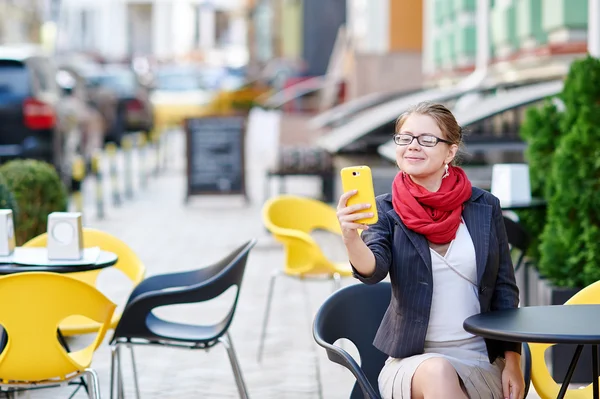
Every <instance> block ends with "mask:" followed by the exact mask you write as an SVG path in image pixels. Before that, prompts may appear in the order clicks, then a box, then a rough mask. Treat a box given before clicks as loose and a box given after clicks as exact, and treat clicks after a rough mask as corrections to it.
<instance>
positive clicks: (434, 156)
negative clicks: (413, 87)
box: [396, 114, 458, 180]
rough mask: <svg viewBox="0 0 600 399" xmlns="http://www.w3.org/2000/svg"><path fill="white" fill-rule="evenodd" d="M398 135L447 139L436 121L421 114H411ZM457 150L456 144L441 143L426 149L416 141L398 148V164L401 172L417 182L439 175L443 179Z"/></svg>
mask: <svg viewBox="0 0 600 399" xmlns="http://www.w3.org/2000/svg"><path fill="white" fill-rule="evenodd" d="M397 134H411V135H413V136H415V137H417V136H420V135H423V134H427V135H433V136H435V137H437V138H440V139H447V137H445V135H444V134H443V133H442V131H441V129H440V128H439V126H438V125H437V123H436V121H435V119H433V118H432V117H430V116H428V115H421V114H411V115H410V116H409V117H408V118H406V121H404V124H403V125H402V128H401V129H400V131H399V132H398V133H397ZM457 150H458V146H457V145H456V144H447V143H444V142H441V141H440V142H438V143H437V144H436V145H435V146H434V147H425V146H421V145H420V144H419V143H418V141H417V139H414V140H413V141H412V143H410V144H408V145H398V146H396V163H397V164H398V167H399V168H400V170H402V171H404V172H406V173H408V174H409V175H410V176H411V177H413V178H415V179H417V180H421V179H427V178H431V177H437V175H438V174H439V178H441V176H442V175H443V174H444V165H446V164H449V163H450V162H452V160H453V159H454V156H455V155H456V151H457Z"/></svg>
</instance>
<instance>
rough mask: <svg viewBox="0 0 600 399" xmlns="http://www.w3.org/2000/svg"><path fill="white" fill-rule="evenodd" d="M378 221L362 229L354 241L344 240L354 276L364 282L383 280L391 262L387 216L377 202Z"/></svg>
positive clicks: (391, 226)
mask: <svg viewBox="0 0 600 399" xmlns="http://www.w3.org/2000/svg"><path fill="white" fill-rule="evenodd" d="M377 205H378V206H377V212H378V221H377V223H375V224H372V225H370V226H369V228H368V229H367V230H364V231H363V232H362V234H361V235H360V237H358V236H357V237H356V240H355V241H351V242H346V243H345V244H346V250H347V252H348V258H349V259H350V264H351V265H352V269H353V274H354V276H355V277H356V278H357V279H359V280H360V281H362V282H363V283H365V284H375V283H378V282H380V281H381V280H383V279H384V278H385V277H386V276H387V274H388V272H389V270H390V265H391V264H392V233H393V225H391V223H390V220H389V218H388V216H387V215H386V214H385V213H384V212H383V211H381V209H382V207H381V206H380V204H379V203H378V204H377Z"/></svg>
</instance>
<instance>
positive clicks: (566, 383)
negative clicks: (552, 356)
mask: <svg viewBox="0 0 600 399" xmlns="http://www.w3.org/2000/svg"><path fill="white" fill-rule="evenodd" d="M582 350H583V345H577V349H575V354H573V359H571V364H569V368H568V369H567V374H566V375H565V379H564V381H563V383H562V386H561V387H560V392H558V396H557V399H564V397H565V394H566V393H567V389H569V384H570V383H571V378H573V373H574V372H575V367H576V366H577V362H578V361H579V357H580V356H581V351H582Z"/></svg>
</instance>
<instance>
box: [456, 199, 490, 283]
mask: <svg viewBox="0 0 600 399" xmlns="http://www.w3.org/2000/svg"><path fill="white" fill-rule="evenodd" d="M463 218H464V219H465V223H466V225H467V229H468V230H469V234H470V235H471V239H472V240H473V246H474V247H475V260H476V263H477V285H478V286H479V285H480V283H481V278H482V276H483V272H484V271H485V265H486V263H487V257H488V252H489V244H490V231H491V230H490V229H491V223H492V207H491V206H490V205H487V204H480V203H476V202H472V201H469V202H467V204H466V205H465V209H464V210H463Z"/></svg>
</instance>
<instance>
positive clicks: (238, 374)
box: [219, 332, 248, 399]
mask: <svg viewBox="0 0 600 399" xmlns="http://www.w3.org/2000/svg"><path fill="white" fill-rule="evenodd" d="M219 342H221V343H222V344H223V345H225V348H226V349H227V355H228V356H229V362H230V363H231V368H232V369H233V375H234V376H235V383H236V384H237V388H238V392H239V394H240V398H241V399H248V389H247V388H246V383H245V382H244V377H243V376H242V369H241V368H240V364H239V362H238V359H237V355H236V354H235V349H234V347H233V342H232V341H231V336H230V335H229V332H226V333H225V335H223V336H222V337H221V338H219Z"/></svg>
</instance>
